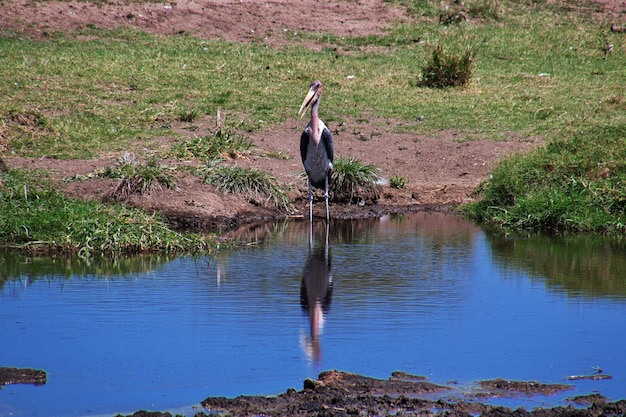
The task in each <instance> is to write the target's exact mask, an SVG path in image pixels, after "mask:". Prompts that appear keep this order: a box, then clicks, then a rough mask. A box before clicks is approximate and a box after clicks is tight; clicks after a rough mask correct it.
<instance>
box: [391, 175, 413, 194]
mask: <svg viewBox="0 0 626 417" xmlns="http://www.w3.org/2000/svg"><path fill="white" fill-rule="evenodd" d="M408 182H409V180H408V179H407V178H406V177H404V176H402V175H394V176H393V177H391V178H389V186H390V187H391V188H396V189H398V190H399V189H402V188H404V187H406V185H407V184H408Z"/></svg>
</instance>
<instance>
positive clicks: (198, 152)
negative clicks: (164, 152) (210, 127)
mask: <svg viewBox="0 0 626 417" xmlns="http://www.w3.org/2000/svg"><path fill="white" fill-rule="evenodd" d="M252 145H253V144H252V141H251V140H250V139H249V138H248V137H246V136H244V135H242V134H240V133H237V132H235V130H234V129H231V128H228V127H226V128H225V127H220V128H218V129H216V130H215V132H214V133H213V134H211V135H207V136H204V137H197V138H195V139H193V140H186V141H183V142H181V143H178V144H176V145H174V146H173V147H172V149H171V151H170V152H169V153H168V155H171V156H173V157H175V158H178V159H192V158H202V159H204V160H205V161H211V160H215V159H219V158H230V159H237V158H239V157H240V156H241V155H242V154H244V153H246V152H248V151H249V150H250V148H252Z"/></svg>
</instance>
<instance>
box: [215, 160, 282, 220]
mask: <svg viewBox="0 0 626 417" xmlns="http://www.w3.org/2000/svg"><path fill="white" fill-rule="evenodd" d="M204 182H205V183H207V184H211V185H214V186H215V187H217V189H218V190H220V191H222V192H223V193H236V194H245V195H247V196H248V198H249V199H250V201H252V202H254V203H256V204H260V205H265V204H266V203H270V204H271V205H273V206H275V207H280V208H282V209H287V208H288V207H289V205H290V201H289V198H288V197H287V195H286V194H285V191H284V190H283V189H282V188H281V187H280V186H279V185H278V184H277V183H276V178H274V177H273V176H271V175H270V174H268V173H266V172H263V171H259V170H258V169H247V168H241V167H238V166H230V165H223V164H222V165H216V166H209V168H208V169H207V171H206V174H205V176H204Z"/></svg>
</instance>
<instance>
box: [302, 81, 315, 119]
mask: <svg viewBox="0 0 626 417" xmlns="http://www.w3.org/2000/svg"><path fill="white" fill-rule="evenodd" d="M316 94H317V88H315V87H314V86H311V88H310V89H309V92H308V93H307V95H306V97H305V98H304V101H303V102H302V106H300V110H298V114H299V115H300V117H301V118H302V117H303V116H304V114H305V113H306V111H307V109H308V108H309V107H311V105H312V104H313V102H314V101H315V100H314V98H315V95H316Z"/></svg>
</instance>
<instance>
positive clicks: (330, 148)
mask: <svg viewBox="0 0 626 417" xmlns="http://www.w3.org/2000/svg"><path fill="white" fill-rule="evenodd" d="M322 143H323V144H324V148H325V149H326V154H327V155H328V159H330V162H333V160H334V159H335V147H334V145H333V135H332V134H331V133H330V130H328V129H326V128H325V129H324V130H322ZM300 149H302V145H300Z"/></svg>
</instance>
